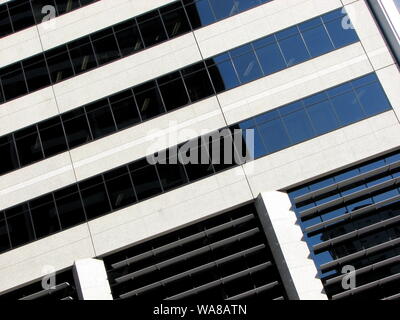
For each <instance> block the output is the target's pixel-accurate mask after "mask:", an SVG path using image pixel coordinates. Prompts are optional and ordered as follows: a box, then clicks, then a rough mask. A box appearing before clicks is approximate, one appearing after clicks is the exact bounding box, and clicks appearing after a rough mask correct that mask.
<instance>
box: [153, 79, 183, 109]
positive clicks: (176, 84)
mask: <svg viewBox="0 0 400 320" xmlns="http://www.w3.org/2000/svg"><path fill="white" fill-rule="evenodd" d="M158 84H159V86H160V91H161V95H162V97H163V101H164V103H165V108H166V109H167V111H171V110H174V109H176V108H178V107H181V106H184V105H185V104H187V103H189V97H188V94H187V92H186V89H185V86H184V84H183V80H182V77H181V75H180V73H179V72H175V73H173V74H170V75H167V76H164V77H162V78H160V79H159V80H158Z"/></svg>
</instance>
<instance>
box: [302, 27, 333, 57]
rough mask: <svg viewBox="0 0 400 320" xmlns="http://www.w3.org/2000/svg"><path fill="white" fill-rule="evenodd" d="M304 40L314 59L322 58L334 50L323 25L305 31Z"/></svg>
mask: <svg viewBox="0 0 400 320" xmlns="http://www.w3.org/2000/svg"><path fill="white" fill-rule="evenodd" d="M303 38H304V41H305V42H306V44H307V47H308V49H309V50H310V53H311V56H312V57H317V56H320V55H322V54H324V53H327V52H329V51H332V50H333V49H334V47H333V44H332V42H331V40H330V39H329V36H328V34H327V32H326V30H325V27H324V26H323V25H320V26H318V27H316V28H313V29H308V30H306V31H304V32H303Z"/></svg>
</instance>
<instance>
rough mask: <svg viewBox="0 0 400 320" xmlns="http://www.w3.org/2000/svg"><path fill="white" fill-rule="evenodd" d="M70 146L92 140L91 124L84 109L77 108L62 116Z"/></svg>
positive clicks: (73, 146)
mask: <svg viewBox="0 0 400 320" xmlns="http://www.w3.org/2000/svg"><path fill="white" fill-rule="evenodd" d="M61 117H62V120H63V123H64V129H65V133H66V135H67V140H68V146H69V147H70V148H71V149H72V148H75V147H77V146H79V145H81V144H84V143H86V142H89V141H91V140H92V136H91V134H90V130H89V124H88V121H87V119H86V115H85V113H84V111H83V109H77V110H73V111H70V112H67V113H65V114H64V115H62V116H61Z"/></svg>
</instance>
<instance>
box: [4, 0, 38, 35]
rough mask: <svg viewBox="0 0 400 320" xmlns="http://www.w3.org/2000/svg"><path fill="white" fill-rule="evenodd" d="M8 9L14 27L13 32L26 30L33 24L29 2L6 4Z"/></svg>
mask: <svg viewBox="0 0 400 320" xmlns="http://www.w3.org/2000/svg"><path fill="white" fill-rule="evenodd" d="M8 9H9V10H10V16H11V21H12V24H13V27H14V32H17V31H20V30H22V29H25V28H28V27H30V26H33V25H34V24H35V19H34V18H33V13H32V9H31V4H30V3H29V1H24V2H23V3H21V2H20V1H18V2H17V1H13V2H9V3H8Z"/></svg>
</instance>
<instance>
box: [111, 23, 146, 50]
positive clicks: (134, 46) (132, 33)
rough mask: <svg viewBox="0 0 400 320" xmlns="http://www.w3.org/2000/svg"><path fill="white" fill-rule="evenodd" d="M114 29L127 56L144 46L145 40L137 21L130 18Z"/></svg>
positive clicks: (120, 46)
mask: <svg viewBox="0 0 400 320" xmlns="http://www.w3.org/2000/svg"><path fill="white" fill-rule="evenodd" d="M114 31H115V36H116V38H117V41H118V46H119V49H120V50H121V53H122V56H124V57H125V56H127V55H130V54H131V53H133V52H135V51H138V50H140V49H142V48H143V42H142V39H141V37H140V34H139V30H138V28H137V26H136V22H135V21H133V20H129V21H127V22H124V23H121V24H119V25H117V26H116V27H114Z"/></svg>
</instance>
